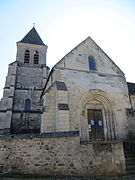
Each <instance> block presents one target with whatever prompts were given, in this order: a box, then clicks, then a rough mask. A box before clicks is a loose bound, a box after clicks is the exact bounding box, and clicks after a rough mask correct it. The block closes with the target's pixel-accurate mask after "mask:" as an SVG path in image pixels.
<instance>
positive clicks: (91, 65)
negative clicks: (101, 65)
mask: <svg viewBox="0 0 135 180" xmlns="http://www.w3.org/2000/svg"><path fill="white" fill-rule="evenodd" d="M88 61H89V69H90V70H96V63H95V59H94V57H92V56H89V57H88Z"/></svg>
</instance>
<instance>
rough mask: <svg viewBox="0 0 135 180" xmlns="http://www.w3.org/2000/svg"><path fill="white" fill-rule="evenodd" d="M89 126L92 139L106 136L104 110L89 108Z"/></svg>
mask: <svg viewBox="0 0 135 180" xmlns="http://www.w3.org/2000/svg"><path fill="white" fill-rule="evenodd" d="M88 126H89V137H90V139H103V138H104V132H103V115H102V110H97V109H88Z"/></svg>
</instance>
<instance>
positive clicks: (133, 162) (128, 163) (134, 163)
mask: <svg viewBox="0 0 135 180" xmlns="http://www.w3.org/2000/svg"><path fill="white" fill-rule="evenodd" d="M126 165H127V166H128V165H129V166H130V165H135V161H126Z"/></svg>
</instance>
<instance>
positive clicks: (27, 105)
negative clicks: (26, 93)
mask: <svg viewBox="0 0 135 180" xmlns="http://www.w3.org/2000/svg"><path fill="white" fill-rule="evenodd" d="M30 108H31V100H30V99H26V100H25V107H24V110H25V111H30Z"/></svg>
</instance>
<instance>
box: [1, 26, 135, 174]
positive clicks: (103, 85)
mask: <svg viewBox="0 0 135 180" xmlns="http://www.w3.org/2000/svg"><path fill="white" fill-rule="evenodd" d="M46 53H47V45H45V44H44V42H43V41H42V39H41V38H40V36H39V34H38V33H37V31H36V29H35V28H34V27H33V28H32V29H31V30H30V31H29V32H28V34H26V36H25V37H24V38H23V39H22V40H21V41H19V42H17V55H16V60H15V61H14V62H12V63H11V64H9V69H8V74H7V77H6V83H5V87H4V92H3V98H2V100H1V101H0V134H1V136H0V144H1V143H2V144H3V143H4V144H6V145H5V146H6V147H5V149H6V150H5V149H4V152H5V151H6V152H8V153H9V150H8V148H7V147H9V146H10V147H12V153H13V152H15V150H17V149H19V146H20V147H23V148H22V150H18V151H17V152H19V153H17V154H16V155H12V153H11V155H9V156H10V158H9V162H8V163H7V164H6V162H5V157H4V156H3V153H4V152H3V151H2V149H1V148H0V157H2V161H1V162H0V167H2V170H1V171H2V172H7V171H8V172H17V173H18V172H20V173H27V174H31V173H37V174H43V175H50V174H52V173H53V174H54V175H67V176H69V175H70V176H83V177H91V176H100V175H114V174H115V175H116V174H125V173H126V172H127V164H126V156H125V150H124V147H123V141H124V142H126V141H128V139H129V138H132V139H134V135H135V84H134V83H129V82H126V78H125V75H124V73H123V72H122V70H121V69H120V68H119V67H118V66H117V65H116V64H115V62H113V61H112V60H111V59H110V57H109V56H108V55H107V54H106V53H105V52H104V51H103V50H102V49H101V48H100V47H99V46H98V45H97V44H96V43H95V42H94V40H93V39H92V38H91V37H88V38H86V39H85V40H84V41H82V42H81V43H80V44H78V45H77V46H76V47H75V48H73V49H72V50H71V51H70V52H69V53H68V54H66V55H65V56H64V57H63V58H62V59H61V60H60V61H59V62H58V63H57V64H55V65H54V67H53V68H52V69H51V70H50V68H49V67H48V66H47V63H46ZM24 142H25V143H24ZM15 143H16V144H17V145H15ZM35 143H36V144H35ZM24 144H31V146H30V147H29V145H28V146H26V147H25V145H24ZM37 144H39V146H37ZM13 146H14V147H13ZM31 148H32V150H31ZM33 149H34V150H33ZM52 149H53V151H52ZM23 151H27V153H30V154H29V156H30V158H27V156H26V155H28V154H27V153H26V152H25V153H24V152H23ZM33 151H34V152H33ZM39 153H40V154H39ZM13 154H14V153H13ZM20 154H21V160H22V164H21V163H19V161H18V158H20ZM33 154H34V155H33ZM14 156H16V157H14ZM34 156H35V159H34ZM43 156H44V157H43ZM12 158H14V159H15V163H16V164H17V165H18V166H15V165H13V162H12V163H11V160H12ZM36 158H37V160H36ZM26 159H27V160H26ZM39 159H40V161H39ZM26 162H27V163H26ZM37 164H38V165H37ZM103 165H104V166H103ZM14 166H15V167H14ZM27 166H28V167H29V168H27Z"/></svg>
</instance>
